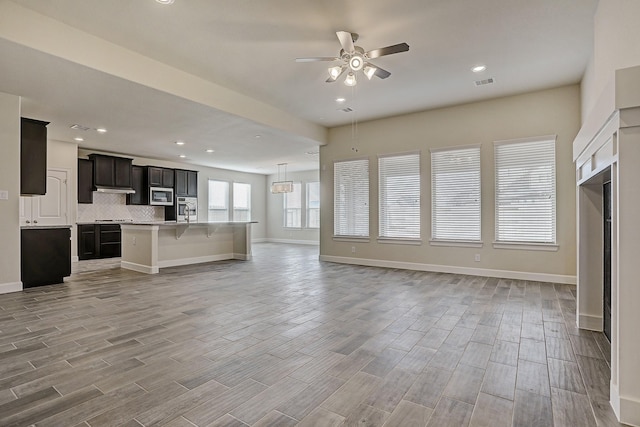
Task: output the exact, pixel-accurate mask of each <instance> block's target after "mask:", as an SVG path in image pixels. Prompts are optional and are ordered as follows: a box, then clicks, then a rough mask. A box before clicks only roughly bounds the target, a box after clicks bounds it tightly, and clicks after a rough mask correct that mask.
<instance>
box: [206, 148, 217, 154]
mask: <svg viewBox="0 0 640 427" xmlns="http://www.w3.org/2000/svg"><path fill="white" fill-rule="evenodd" d="M214 151H216V150H212V149H211V148H209V149H208V150H207V153H213V152H214Z"/></svg>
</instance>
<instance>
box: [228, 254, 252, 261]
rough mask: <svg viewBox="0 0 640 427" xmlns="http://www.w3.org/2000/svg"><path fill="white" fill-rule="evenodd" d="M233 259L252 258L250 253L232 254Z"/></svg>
mask: <svg viewBox="0 0 640 427" xmlns="http://www.w3.org/2000/svg"><path fill="white" fill-rule="evenodd" d="M233 259H239V260H241V261H251V260H252V259H253V255H250V254H235V253H234V254H233Z"/></svg>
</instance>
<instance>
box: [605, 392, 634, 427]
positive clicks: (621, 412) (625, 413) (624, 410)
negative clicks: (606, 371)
mask: <svg viewBox="0 0 640 427" xmlns="http://www.w3.org/2000/svg"><path fill="white" fill-rule="evenodd" d="M609 389H610V392H609V396H610V397H609V399H610V400H609V403H610V404H611V408H613V412H614V413H615V414H616V418H618V421H620V422H621V423H623V424H625V425H630V426H635V427H640V401H638V400H632V399H626V398H624V397H621V396H620V390H619V389H618V387H616V385H614V384H613V381H612V382H611V383H610V386H609Z"/></svg>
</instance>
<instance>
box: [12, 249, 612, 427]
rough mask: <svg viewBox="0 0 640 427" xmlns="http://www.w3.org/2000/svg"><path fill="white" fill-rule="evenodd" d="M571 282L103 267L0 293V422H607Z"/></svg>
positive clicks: (597, 357)
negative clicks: (577, 318)
mask: <svg viewBox="0 0 640 427" xmlns="http://www.w3.org/2000/svg"><path fill="white" fill-rule="evenodd" d="M575 306H576V300H575V287H574V286H567V285H559V284H549V283H539V282H527V281H517V280H501V279H496V278H483V277H473V276H462V275H451V274H439V273H428V272H415V271H403V270H394V269H383V268H372V267H360V266H351V265H340V264H332V263H323V262H319V261H318V248H317V247H308V246H293V245H283V244H257V245H254V259H253V260H252V261H248V262H243V261H226V262H217V263H208V264H200V265H197V266H189V267H176V268H170V269H163V270H162V271H161V273H160V274H157V275H145V274H139V273H135V272H131V271H127V270H121V269H120V268H119V267H118V264H117V260H115V262H114V261H113V260H111V261H105V262H102V263H101V262H81V263H78V264H77V265H75V266H74V273H73V275H72V276H71V277H70V278H68V279H67V280H66V282H65V283H64V284H61V285H53V286H46V287H41V288H35V289H29V290H26V291H24V292H20V293H13V294H5V295H0V425H1V426H5V427H7V426H29V425H36V426H85V427H87V426H91V427H94V426H151V425H154V426H155V425H165V426H176V427H177V426H234V427H236V426H237V427H244V426H256V427H258V426H259V427H264V426H277V427H280V426H282V427H286V426H295V425H298V426H318V427H320V426H327V427H329V426H341V425H345V426H351V425H354V426H355V425H358V426H385V427H393V426H398V427H411V426H421V427H424V426H429V427H441V426H455V427H460V426H467V425H469V426H556V427H562V426H572V427H573V426H581V427H582V426H595V425H604V426H614V425H618V424H617V423H616V421H615V417H614V415H613V412H612V410H611V408H610V407H609V404H608V394H609V388H608V387H609V365H608V363H609V362H608V360H609V352H610V349H609V347H608V343H607V341H606V339H604V337H603V336H602V334H599V333H593V332H589V331H581V330H578V329H576V327H575Z"/></svg>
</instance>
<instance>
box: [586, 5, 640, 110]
mask: <svg viewBox="0 0 640 427" xmlns="http://www.w3.org/2000/svg"><path fill="white" fill-rule="evenodd" d="M639 16H640V1H638V0H600V1H599V3H598V9H597V10H596V14H595V17H594V45H593V57H592V58H591V61H590V62H589V64H588V66H587V70H586V71H585V74H584V78H583V80H582V120H583V121H585V120H586V118H587V116H588V115H589V113H590V112H591V110H592V109H593V108H594V106H595V105H596V102H597V101H598V98H599V97H600V96H601V94H602V92H603V90H604V89H605V87H606V86H607V84H609V83H610V82H611V81H612V79H613V78H614V72H615V70H617V69H620V68H628V67H632V66H635V65H640V42H639V41H640V25H639V24H638V17H639Z"/></svg>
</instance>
